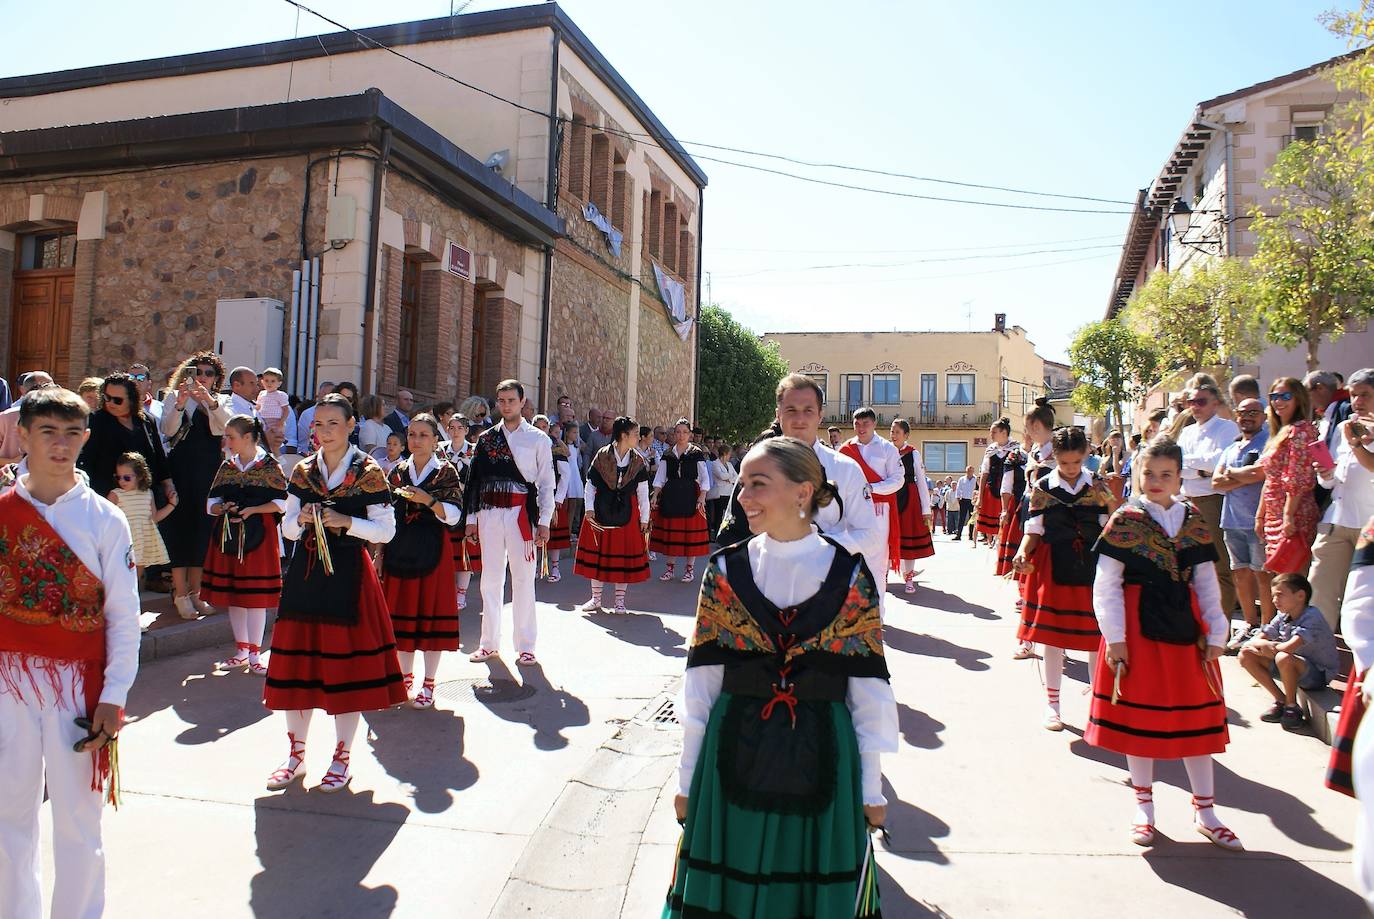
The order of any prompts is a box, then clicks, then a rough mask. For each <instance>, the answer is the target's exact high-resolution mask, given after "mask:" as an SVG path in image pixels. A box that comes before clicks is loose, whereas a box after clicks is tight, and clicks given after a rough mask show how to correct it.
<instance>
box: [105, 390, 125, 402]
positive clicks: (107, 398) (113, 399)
mask: <svg viewBox="0 0 1374 919" xmlns="http://www.w3.org/2000/svg"><path fill="white" fill-rule="evenodd" d="M100 398H102V399H104V400H105V401H106V402H108V403H110V404H111V405H123V404H124V401H125V398H124V396H112V395H110V394H109V393H107V392H103V393H101V394H100Z"/></svg>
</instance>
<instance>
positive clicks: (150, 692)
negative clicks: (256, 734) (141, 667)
mask: <svg viewBox="0 0 1374 919" xmlns="http://www.w3.org/2000/svg"><path fill="white" fill-rule="evenodd" d="M178 660H181V658H178ZM172 666H175V665H170V666H163V667H158V668H156V669H154V668H148V669H147V670H145V671H144V674H143V677H144V678H142V679H140V680H138V681H136V682H135V683H134V688H133V690H132V691H131V692H130V693H129V705H128V708H127V710H126V715H127V717H128V719H129V721H130V722H137V721H145V720H147V719H148V718H149V717H151V716H152V715H155V714H157V713H158V712H160V711H163V710H164V709H171V710H172V711H174V712H175V713H176V715H177V717H178V718H180V719H181V720H182V721H184V722H186V724H187V727H186V728H185V729H184V730H182V731H181V733H179V734H178V735H177V737H176V742H177V743H179V744H187V745H190V746H195V745H198V744H205V743H214V742H215V741H216V740H219V739H220V738H222V737H227V736H229V735H230V734H232V733H234V732H235V731H238V730H241V729H243V728H246V727H250V726H251V725H254V724H257V723H258V722H259V721H262V720H263V719H265V718H268V717H270V716H271V714H272V713H271V712H270V711H268V710H267V708H266V707H265V706H264V705H263V704H262V687H263V680H262V677H255V676H251V675H249V674H247V673H244V672H243V671H241V670H236V671H234V672H233V673H217V672H215V671H214V670H213V669H211V670H210V671H208V672H205V673H190V674H186V673H183V672H181V671H176V670H173V669H172ZM205 666H210V664H209V662H208V661H207V663H206V664H205Z"/></svg>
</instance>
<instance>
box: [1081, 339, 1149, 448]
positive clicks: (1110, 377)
mask: <svg viewBox="0 0 1374 919" xmlns="http://www.w3.org/2000/svg"><path fill="white" fill-rule="evenodd" d="M1069 364H1070V366H1071V367H1072V370H1073V374H1074V376H1075V377H1076V378H1077V379H1078V385H1077V386H1076V387H1074V390H1073V404H1074V405H1075V406H1076V407H1077V408H1078V409H1079V410H1080V411H1082V412H1084V413H1085V414H1088V415H1105V414H1107V412H1108V410H1112V411H1113V413H1114V414H1115V416H1116V424H1117V429H1118V430H1120V429H1121V427H1122V423H1121V418H1122V416H1121V407H1122V405H1125V404H1132V403H1134V402H1135V401H1136V400H1137V399H1139V398H1140V397H1141V396H1143V395H1144V394H1145V392H1146V391H1147V390H1148V389H1149V387H1150V384H1151V383H1152V382H1153V380H1154V377H1155V372H1156V370H1157V369H1158V367H1159V354H1158V351H1157V350H1156V348H1155V344H1154V342H1153V341H1152V340H1151V339H1150V337H1149V336H1147V335H1143V334H1141V333H1140V332H1137V331H1135V330H1134V329H1132V328H1130V327H1129V326H1127V325H1126V323H1125V322H1123V321H1122V320H1121V319H1119V318H1118V319H1106V320H1103V321H1101V322H1093V323H1089V324H1088V325H1085V326H1083V328H1081V329H1079V330H1078V332H1077V333H1076V334H1075V335H1074V337H1073V342H1072V343H1071V344H1070V345H1069Z"/></svg>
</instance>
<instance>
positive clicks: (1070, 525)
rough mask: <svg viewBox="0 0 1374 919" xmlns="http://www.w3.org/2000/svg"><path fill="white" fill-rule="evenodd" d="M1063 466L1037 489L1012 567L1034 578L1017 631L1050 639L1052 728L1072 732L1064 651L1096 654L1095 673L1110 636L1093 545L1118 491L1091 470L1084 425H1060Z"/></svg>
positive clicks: (1058, 449)
mask: <svg viewBox="0 0 1374 919" xmlns="http://www.w3.org/2000/svg"><path fill="white" fill-rule="evenodd" d="M1051 444H1052V446H1053V449H1054V461H1055V465H1056V467H1057V468H1055V469H1054V470H1052V471H1051V472H1050V473H1049V475H1047V476H1045V477H1044V478H1043V479H1042V480H1041V481H1040V484H1039V487H1038V488H1036V489H1035V490H1034V491H1032V492H1031V497H1030V506H1029V509H1028V510H1027V512H1026V526H1025V535H1024V536H1023V537H1022V538H1021V548H1020V549H1019V550H1018V551H1017V553H1016V558H1015V559H1014V560H1013V561H1012V567H1013V569H1014V570H1016V571H1017V572H1018V573H1022V574H1024V575H1025V576H1026V584H1025V593H1024V598H1025V604H1024V605H1023V607H1022V610H1021V628H1020V629H1019V630H1017V633H1016V637H1017V638H1020V639H1021V640H1022V641H1027V642H1034V643H1036V644H1041V645H1044V648H1045V695H1046V706H1047V707H1046V710H1045V718H1044V721H1043V724H1044V727H1045V729H1046V730H1047V731H1062V730H1064V722H1063V721H1062V720H1060V717H1059V687H1060V685H1061V684H1062V683H1063V680H1064V652H1065V651H1066V650H1068V651H1087V652H1089V658H1088V661H1089V663H1088V666H1089V672H1090V673H1091V672H1092V667H1093V665H1094V664H1095V663H1096V656H1095V655H1096V652H1097V646H1098V644H1099V643H1100V642H1101V640H1102V635H1101V633H1100V632H1099V631H1098V630H1097V617H1096V616H1095V615H1094V613H1093V573H1094V572H1095V571H1096V564H1097V557H1096V554H1095V550H1094V549H1093V544H1094V543H1096V542H1097V537H1098V535H1099V534H1100V533H1101V532H1102V525H1103V524H1105V523H1106V522H1107V509H1108V502H1109V501H1110V499H1111V493H1110V492H1108V491H1107V489H1106V487H1105V486H1103V485H1102V483H1100V482H1094V481H1093V477H1092V473H1090V472H1088V471H1087V470H1085V469H1084V468H1083V458H1084V457H1085V456H1087V455H1088V438H1087V437H1086V436H1084V434H1083V429H1082V428H1060V429H1059V430H1057V431H1055V432H1054V437H1053V438H1052V439H1051Z"/></svg>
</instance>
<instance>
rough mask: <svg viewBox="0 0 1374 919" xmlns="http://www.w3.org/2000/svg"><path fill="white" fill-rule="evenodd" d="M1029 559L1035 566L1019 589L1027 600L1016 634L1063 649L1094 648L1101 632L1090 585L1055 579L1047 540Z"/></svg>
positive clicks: (1095, 648) (1091, 649)
mask: <svg viewBox="0 0 1374 919" xmlns="http://www.w3.org/2000/svg"><path fill="white" fill-rule="evenodd" d="M1030 561H1031V564H1032V565H1033V566H1034V570H1032V571H1031V573H1030V574H1029V575H1028V576H1027V577H1026V583H1025V586H1024V588H1023V590H1022V597H1023V599H1024V600H1025V601H1026V602H1025V605H1024V606H1023V607H1022V609H1021V627H1020V628H1019V629H1017V630H1016V637H1017V638H1019V639H1021V640H1022V641H1031V642H1035V643H1036V644H1042V645H1049V646H1050V647H1052V648H1063V649H1065V650H1066V651H1096V650H1097V646H1098V644H1099V643H1100V642H1101V641H1102V633H1101V632H1100V631H1098V628H1097V615H1096V614H1095V613H1094V612H1093V589H1092V587H1091V586H1087V587H1077V586H1074V585H1070V584H1057V583H1055V580H1054V570H1053V565H1052V562H1051V558H1050V547H1049V544H1048V543H1044V542H1042V543H1040V547H1039V548H1038V549H1036V550H1035V553H1034V554H1033V555H1031V557H1030Z"/></svg>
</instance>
